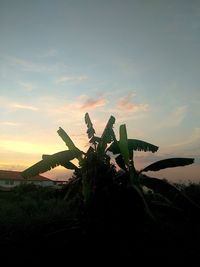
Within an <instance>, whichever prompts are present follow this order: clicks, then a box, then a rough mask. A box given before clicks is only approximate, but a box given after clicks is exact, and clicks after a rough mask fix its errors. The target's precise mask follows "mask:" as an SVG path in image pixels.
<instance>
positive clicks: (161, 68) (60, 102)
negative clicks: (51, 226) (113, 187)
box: [0, 0, 200, 180]
mask: <svg viewBox="0 0 200 267" xmlns="http://www.w3.org/2000/svg"><path fill="white" fill-rule="evenodd" d="M0 32H1V42H0V148H1V150H0V151H1V152H0V168H1V169H19V170H23V169H24V168H26V167H27V166H30V165H32V164H33V163H35V162H37V161H39V160H40V159H41V155H42V154H43V153H44V154H47V153H55V152H57V151H60V150H65V149H66V148H65V145H64V143H63V142H62V140H61V139H60V138H59V136H58V135H57V133H56V131H57V129H58V127H59V126H61V127H62V128H64V129H65V130H66V132H67V133H68V134H69V135H70V136H71V137H72V138H73V140H74V142H76V143H77V145H79V146H80V147H81V148H82V149H86V148H87V144H88V143H87V142H88V141H87V135H86V133H85V131H86V127H85V124H84V114H85V112H89V114H90V117H91V119H92V120H93V123H94V126H95V127H96V130H97V133H99V134H100V133H101V131H102V130H103V128H104V126H105V124H106V122H107V120H108V118H109V117H110V115H113V116H115V118H116V124H115V132H116V134H117V135H118V128H119V125H120V124H124V123H126V125H127V130H128V135H129V137H130V138H131V137H132V138H138V139H142V140H146V141H148V142H151V143H153V144H155V145H158V146H159V152H158V153H156V154H153V155H152V154H149V153H139V152H138V153H136V159H135V162H136V166H138V168H140V167H141V166H144V165H146V164H148V163H151V162H153V161H155V160H159V159H162V158H168V157H194V158H195V164H193V165H191V166H187V167H183V168H176V169H169V170H166V171H163V172H160V173H161V174H160V177H166V178H169V179H184V180H186V179H192V180H199V179H200V175H199V170H200V120H199V117H200V116H199V115H200V88H199V87H200V53H199V48H200V2H199V1H194V0H192V1H184V0H182V1H162V0H160V1H156V0H148V1H147V0H143V1H139V0H138V1H134V0H132V1H128V0H124V1H118V0H115V1H114V0H107V1H104V0H102V1H95V0H93V1H92V0H91V1H90V0H82V1H78V0H73V1H70V0H65V1H64V0H58V1H51V0H49V1H47V0H46V1H45V0H40V1H38V0H35V1H31V0H30V1H28V0H26V1H25V0H24V1H22V0H16V1H14V0H13V1H12V0H0ZM58 171H59V172H61V171H62V169H60V170H59V169H58ZM58 171H57V172H49V173H47V175H51V176H53V177H56V175H58Z"/></svg>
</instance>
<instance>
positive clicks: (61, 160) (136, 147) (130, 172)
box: [22, 113, 194, 205]
mask: <svg viewBox="0 0 200 267" xmlns="http://www.w3.org/2000/svg"><path fill="white" fill-rule="evenodd" d="M85 123H86V125H87V135H88V138H89V143H90V146H89V149H88V150H87V152H83V151H81V150H80V149H79V148H77V146H76V145H75V144H74V142H73V141H72V139H71V138H70V137H69V136H68V134H67V133H66V132H65V131H64V130H63V129H62V128H61V127H60V128H59V129H58V131H57V132H58V135H59V136H60V137H61V138H62V140H63V141H64V142H65V144H66V146H67V148H68V150H65V151H61V152H58V153H55V154H53V155H43V156H42V160H41V161H39V162H37V163H36V164H34V165H33V166H31V167H29V168H28V169H26V170H24V171H23V172H22V175H23V177H24V178H29V177H32V176H35V175H37V174H40V173H43V172H46V171H49V170H51V169H52V168H55V167H57V166H59V165H61V166H63V167H65V168H67V169H72V170H74V171H75V172H76V173H77V175H78V176H79V178H80V180H81V183H82V195H83V199H84V202H85V203H88V202H90V200H91V199H92V196H93V195H94V194H95V192H96V190H98V189H99V187H100V185H101V186H102V184H104V186H105V185H106V184H107V182H108V181H107V180H109V179H110V178H109V175H110V176H112V175H113V176H114V173H113V172H112V174H111V173H110V170H111V169H112V170H113V166H112V164H111V156H110V155H108V153H107V152H108V151H109V152H112V153H113V154H114V155H116V157H115V161H116V164H117V165H118V166H119V167H120V168H121V169H123V170H124V171H125V173H126V177H127V176H128V184H127V185H128V186H131V187H132V188H134V189H135V190H136V191H137V192H138V194H139V195H140V196H141V199H142V201H143V202H144V205H146V203H145V201H144V194H143V189H142V187H143V186H147V187H149V188H151V189H153V190H160V191H161V193H162V194H164V193H163V192H164V191H162V188H163V182H162V180H160V179H157V178H154V179H151V178H148V176H146V175H144V174H143V172H147V171H158V170H160V169H165V168H171V167H177V166H185V165H189V164H192V163H193V162H194V159H191V158H171V159H166V160H162V161H159V162H156V163H153V164H151V165H149V166H147V167H146V168H144V169H142V170H140V171H137V170H136V169H135V166H134V157H133V156H134V154H133V153H134V151H145V152H146V151H150V152H152V153H155V152H156V151H157V150H158V146H155V145H153V144H150V143H148V142H145V141H142V140H138V139H128V137H127V131H126V125H125V124H123V125H121V126H120V129H119V136H120V139H119V141H117V139H116V136H115V133H114V131H113V125H114V123H115V118H114V117H113V116H110V118H109V120H108V122H107V124H106V127H105V129H104V131H103V133H102V135H101V137H98V136H96V133H95V129H94V128H93V124H92V122H91V119H90V117H89V114H88V113H86V114H85ZM73 159H77V160H78V162H79V166H76V165H75V164H73V163H72V162H71V161H72V160H73ZM105 177H106V178H105ZM111 178H112V177H111ZM167 186H168V187H170V186H171V187H173V186H172V185H170V184H169V183H167ZM177 190H178V189H177ZM177 190H174V191H173V190H172V191H173V192H175V191H176V194H177ZM166 191H167V190H165V192H166ZM178 193H179V192H178ZM165 194H166V193H165ZM168 197H169V196H168Z"/></svg>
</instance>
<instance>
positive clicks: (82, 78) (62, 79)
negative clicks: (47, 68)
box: [56, 75, 89, 83]
mask: <svg viewBox="0 0 200 267" xmlns="http://www.w3.org/2000/svg"><path fill="white" fill-rule="evenodd" d="M88 79H89V78H88V76H86V75H79V76H68V75H66V76H62V77H60V78H58V79H57V80H56V83H64V82H81V81H86V80H88Z"/></svg>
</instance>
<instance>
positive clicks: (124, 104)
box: [116, 93, 149, 112]
mask: <svg viewBox="0 0 200 267" xmlns="http://www.w3.org/2000/svg"><path fill="white" fill-rule="evenodd" d="M133 96H135V94H133V93H130V94H128V95H127V96H124V97H122V98H120V99H119V101H118V102H117V104H116V108H117V109H119V110H120V111H125V112H139V111H148V110H149V105H148V104H147V103H142V104H136V103H133V102H132V100H131V98H132V97H133Z"/></svg>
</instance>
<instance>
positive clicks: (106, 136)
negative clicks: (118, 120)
mask: <svg viewBox="0 0 200 267" xmlns="http://www.w3.org/2000/svg"><path fill="white" fill-rule="evenodd" d="M114 123H115V118H114V117H113V116H110V118H109V120H108V122H107V124H106V127H105V129H104V131H103V134H102V136H101V139H100V142H99V145H98V152H100V153H104V152H105V149H106V146H107V144H109V143H111V142H112V141H115V139H116V138H115V133H114V131H113V124H114Z"/></svg>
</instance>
